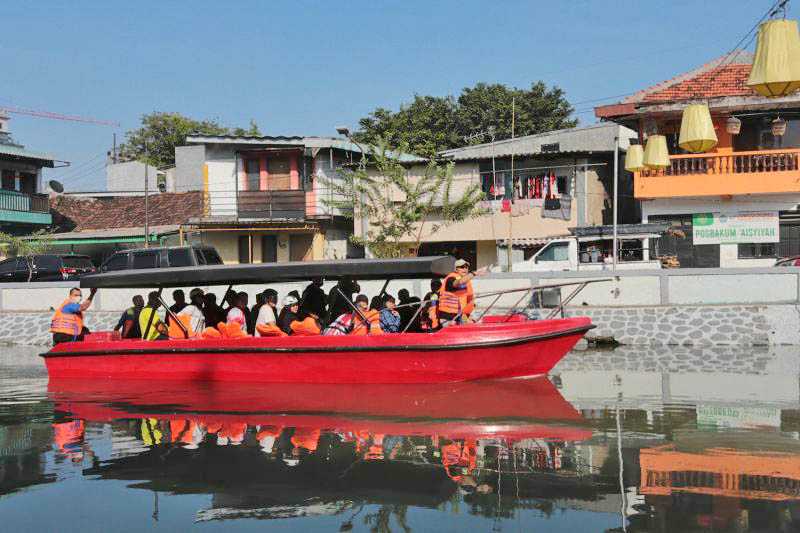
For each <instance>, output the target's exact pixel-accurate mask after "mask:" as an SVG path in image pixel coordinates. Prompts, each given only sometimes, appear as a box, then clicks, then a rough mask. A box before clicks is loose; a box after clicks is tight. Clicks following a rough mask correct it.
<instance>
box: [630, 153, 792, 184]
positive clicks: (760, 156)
mask: <svg viewBox="0 0 800 533" xmlns="http://www.w3.org/2000/svg"><path fill="white" fill-rule="evenodd" d="M669 159H670V166H668V167H667V168H665V169H663V170H655V169H648V168H646V169H644V170H642V172H641V173H640V175H641V176H642V177H644V178H648V177H652V176H686V175H689V174H752V173H756V172H786V171H791V170H797V169H798V159H800V149H791V150H760V151H755V152H731V153H726V154H687V155H673V156H670V158H669Z"/></svg>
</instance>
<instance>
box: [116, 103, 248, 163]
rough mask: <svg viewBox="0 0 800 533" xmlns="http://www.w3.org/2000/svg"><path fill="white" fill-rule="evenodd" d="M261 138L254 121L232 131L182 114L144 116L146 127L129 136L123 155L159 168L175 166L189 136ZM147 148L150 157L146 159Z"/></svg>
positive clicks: (126, 137)
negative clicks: (177, 150)
mask: <svg viewBox="0 0 800 533" xmlns="http://www.w3.org/2000/svg"><path fill="white" fill-rule="evenodd" d="M193 134H198V135H260V134H261V132H260V131H259V129H258V124H256V122H255V121H254V120H251V121H250V126H249V127H248V128H247V129H245V128H233V129H231V128H228V127H225V126H222V125H221V124H219V123H218V122H217V121H215V120H194V119H192V118H189V117H185V116H183V115H181V114H180V113H162V112H157V111H156V112H153V113H150V114H148V115H143V116H142V125H141V127H139V128H136V129H134V130H130V131H128V132H127V133H126V134H125V139H126V140H125V143H124V144H122V145H121V146H120V154H121V156H122V157H123V158H125V159H137V160H139V161H143V162H147V163H149V164H151V165H153V166H155V167H158V168H166V167H170V166H173V165H174V164H175V147H176V146H183V145H184V144H186V137H187V136H188V135H193ZM145 144H146V145H147V154H148V155H147V157H145Z"/></svg>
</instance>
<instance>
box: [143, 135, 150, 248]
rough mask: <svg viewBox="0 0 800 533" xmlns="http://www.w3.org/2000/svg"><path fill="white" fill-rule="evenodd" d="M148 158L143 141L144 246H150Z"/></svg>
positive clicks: (148, 154) (145, 144) (145, 143)
mask: <svg viewBox="0 0 800 533" xmlns="http://www.w3.org/2000/svg"><path fill="white" fill-rule="evenodd" d="M149 158H150V153H149V152H148V151H147V141H146V140H145V141H144V247H145V248H149V247H150V225H149V224H148V217H149V215H150V212H149V210H150V205H149V200H148V198H147V197H148V196H149V193H150V183H149V182H150V173H149V172H148V168H149V166H150V165H149V163H148V162H147V160H148V159H149Z"/></svg>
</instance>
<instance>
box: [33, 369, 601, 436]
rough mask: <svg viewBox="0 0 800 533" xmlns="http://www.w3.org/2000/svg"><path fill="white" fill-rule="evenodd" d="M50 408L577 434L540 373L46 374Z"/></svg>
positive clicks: (89, 413) (416, 430) (87, 415)
mask: <svg viewBox="0 0 800 533" xmlns="http://www.w3.org/2000/svg"><path fill="white" fill-rule="evenodd" d="M48 393H49V395H50V397H51V398H52V399H53V400H54V401H55V404H56V409H57V410H61V411H66V412H69V413H71V414H72V416H74V417H78V418H83V419H87V420H93V421H110V420H113V419H118V418H132V417H147V416H151V415H152V414H153V413H168V414H160V415H159V416H160V417H168V418H175V419H183V418H188V417H192V416H202V417H203V419H204V420H207V421H213V422H227V423H236V422H242V421H244V422H247V423H249V424H251V425H252V424H258V425H281V426H314V427H348V428H350V427H355V428H357V427H359V426H361V425H363V422H362V420H368V422H369V423H368V425H369V427H370V428H373V429H375V430H376V431H380V432H383V433H388V432H399V433H402V434H420V433H421V434H432V433H448V434H458V435H460V436H470V435H472V436H474V435H476V434H481V435H503V436H507V437H514V436H524V435H530V434H532V433H535V434H536V435H537V436H539V437H541V438H549V437H553V438H562V439H566V440H583V439H586V438H589V437H590V436H591V431H590V430H589V429H587V428H585V427H581V426H580V423H581V421H582V418H581V416H580V414H579V413H578V412H577V411H576V410H575V409H574V408H573V407H572V405H570V404H569V403H568V402H567V401H566V400H564V398H563V397H562V396H561V394H560V393H559V392H558V390H556V388H555V387H554V386H553V384H552V383H551V382H550V381H549V380H547V379H545V378H539V379H528V380H512V381H499V382H490V381H485V382H465V383H453V384H447V385H443V384H415V385H366V384H355V385H331V384H270V385H262V384H247V383H239V384H236V385H235V386H230V385H224V384H214V383H191V382H167V381H160V382H145V381H116V380H115V381H88V380H58V379H51V380H50V382H49V384H48Z"/></svg>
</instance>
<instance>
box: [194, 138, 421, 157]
mask: <svg viewBox="0 0 800 533" xmlns="http://www.w3.org/2000/svg"><path fill="white" fill-rule="evenodd" d="M186 143H187V144H246V145H256V146H263V145H271V146H276V145H277V146H303V147H306V148H319V149H323V148H333V149H335V150H345V151H348V152H355V153H361V149H360V148H359V147H358V145H356V144H355V143H353V142H350V141H349V140H347V139H343V138H341V137H299V136H284V135H278V136H273V135H262V136H258V137H256V136H250V135H247V136H237V135H190V136H188V137H186ZM392 155H393V156H394V157H397V158H398V159H399V160H400V161H401V162H403V163H422V162H424V161H426V159H424V158H422V157H419V156H416V155H414V154H397V153H394V152H392Z"/></svg>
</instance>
